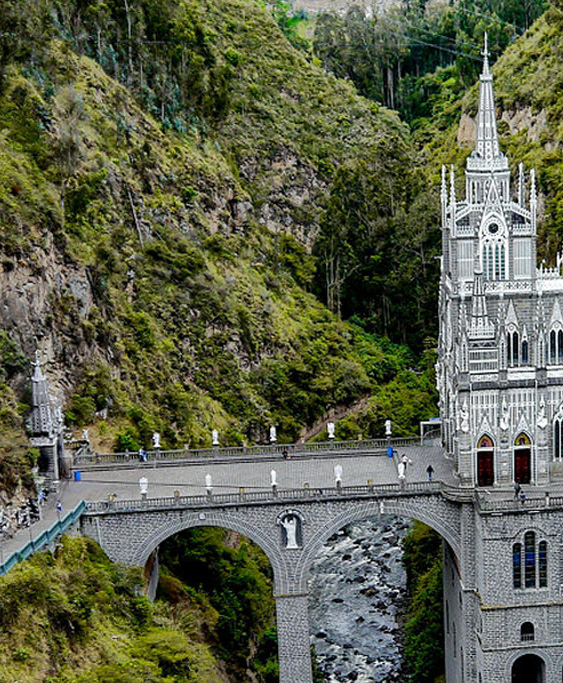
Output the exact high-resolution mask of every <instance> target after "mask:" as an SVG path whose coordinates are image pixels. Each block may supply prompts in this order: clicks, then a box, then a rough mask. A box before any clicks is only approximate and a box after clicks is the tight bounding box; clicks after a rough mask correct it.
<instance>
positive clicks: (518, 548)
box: [512, 543, 522, 588]
mask: <svg viewBox="0 0 563 683" xmlns="http://www.w3.org/2000/svg"><path fill="white" fill-rule="evenodd" d="M512 585H513V586H514V588H522V544H521V543H515V544H514V545H513V546H512Z"/></svg>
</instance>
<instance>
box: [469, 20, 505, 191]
mask: <svg viewBox="0 0 563 683" xmlns="http://www.w3.org/2000/svg"><path fill="white" fill-rule="evenodd" d="M482 55H483V70H482V72H481V76H480V77H479V110H478V113H477V136H476V140H475V149H474V150H473V152H472V153H471V155H470V156H469V157H468V159H467V170H466V174H467V180H468V183H467V186H468V190H469V191H468V195H469V198H470V200H471V201H472V202H473V203H477V202H482V201H484V200H485V198H486V194H488V190H489V188H490V185H491V181H495V182H496V184H497V187H498V193H499V195H500V197H501V198H502V200H504V201H507V199H508V188H509V183H510V172H509V169H508V159H507V158H506V155H505V154H503V153H502V152H501V151H500V146H499V141H498V131H497V117H496V109H495V98H494V93H493V75H492V73H491V70H490V67H489V50H488V41H487V34H486V33H485V48H484V50H483V52H482Z"/></svg>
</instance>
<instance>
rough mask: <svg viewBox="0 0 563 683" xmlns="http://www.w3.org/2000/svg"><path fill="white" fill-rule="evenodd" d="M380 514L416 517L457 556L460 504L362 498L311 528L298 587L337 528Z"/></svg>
mask: <svg viewBox="0 0 563 683" xmlns="http://www.w3.org/2000/svg"><path fill="white" fill-rule="evenodd" d="M381 514H385V515H395V516H398V517H403V518H404V517H406V518H409V519H418V520H420V521H421V522H424V523H425V524H427V525H428V526H430V527H432V529H434V530H435V531H437V532H438V533H439V534H440V536H442V538H444V539H445V540H446V541H447V543H448V544H449V545H450V547H451V548H452V550H453V552H454V554H455V555H456V556H457V557H458V558H459V557H460V555H461V532H460V528H461V523H460V507H459V506H458V505H455V504H454V503H450V502H449V501H446V500H445V499H443V498H442V497H439V498H438V497H432V498H430V497H425V498H423V499H422V500H420V499H413V498H408V497H405V498H396V499H391V500H379V501H378V500H375V501H363V502H361V503H357V504H355V505H354V504H351V503H348V504H347V505H346V506H344V507H343V509H342V510H341V511H340V512H339V513H338V514H335V515H330V516H328V517H327V519H326V521H325V522H324V523H323V524H322V526H318V527H316V528H315V537H314V539H310V540H309V542H308V543H307V545H306V547H305V548H304V550H303V554H302V557H301V560H300V563H299V568H298V569H297V571H296V572H295V577H296V580H297V582H298V584H299V586H300V589H301V590H307V583H308V578H309V570H310V568H311V564H312V563H313V560H314V559H315V558H316V556H317V555H318V553H319V552H320V550H321V548H322V546H323V545H324V544H325V543H326V542H327V541H328V539H329V538H330V537H331V536H333V535H334V534H335V533H337V532H338V531H339V530H340V529H342V528H343V527H345V526H347V525H348V524H353V523H354V522H361V521H363V520H368V519H373V518H374V517H379V516H380V515H381Z"/></svg>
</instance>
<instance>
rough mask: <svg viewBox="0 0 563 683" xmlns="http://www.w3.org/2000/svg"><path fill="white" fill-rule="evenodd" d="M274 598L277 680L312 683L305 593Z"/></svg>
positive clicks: (292, 682)
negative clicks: (277, 658)
mask: <svg viewBox="0 0 563 683" xmlns="http://www.w3.org/2000/svg"><path fill="white" fill-rule="evenodd" d="M275 598H276V620H277V626H278V656H279V663H280V682H281V681H284V682H285V683H297V681H299V683H312V681H313V673H312V667H311V647H310V644H309V641H310V636H309V613H308V599H307V595H306V594H303V593H301V594H298V595H291V594H287V595H276V596H275Z"/></svg>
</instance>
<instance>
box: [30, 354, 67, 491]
mask: <svg viewBox="0 0 563 683" xmlns="http://www.w3.org/2000/svg"><path fill="white" fill-rule="evenodd" d="M33 366H34V370H33V376H32V378H31V438H30V441H31V445H32V446H35V447H36V448H39V454H40V455H39V463H38V464H39V471H40V473H41V474H43V475H45V476H46V477H47V478H48V479H50V480H51V483H52V484H53V485H54V486H55V487H56V486H57V485H58V481H59V457H60V455H61V454H62V451H63V440H62V420H61V419H59V417H58V415H57V410H56V407H55V406H54V404H53V400H52V399H51V396H50V395H49V387H48V385H47V379H46V377H45V375H44V374H43V370H42V368H41V361H40V358H39V351H36V353H35V363H33Z"/></svg>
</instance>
